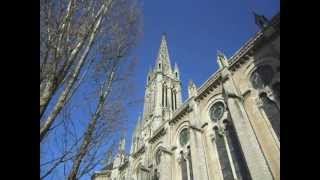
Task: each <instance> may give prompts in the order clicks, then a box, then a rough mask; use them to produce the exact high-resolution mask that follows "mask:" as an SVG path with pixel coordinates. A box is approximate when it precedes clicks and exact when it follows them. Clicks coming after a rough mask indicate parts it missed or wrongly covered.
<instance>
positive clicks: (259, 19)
mask: <svg viewBox="0 0 320 180" xmlns="http://www.w3.org/2000/svg"><path fill="white" fill-rule="evenodd" d="M252 13H253V16H254V21H255V23H256V25H258V26H259V28H260V29H263V28H265V27H266V26H268V24H269V20H268V19H267V18H266V17H265V16H264V15H260V14H258V13H256V12H255V11H252Z"/></svg>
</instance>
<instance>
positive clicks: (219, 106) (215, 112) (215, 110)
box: [210, 101, 225, 122]
mask: <svg viewBox="0 0 320 180" xmlns="http://www.w3.org/2000/svg"><path fill="white" fill-rule="evenodd" d="M224 111H225V106H224V104H223V102H221V101H218V102H216V103H214V104H213V105H212V107H211V108H210V118H211V120H212V121H214V122H217V121H218V120H219V119H220V118H221V117H222V115H223V113H224Z"/></svg>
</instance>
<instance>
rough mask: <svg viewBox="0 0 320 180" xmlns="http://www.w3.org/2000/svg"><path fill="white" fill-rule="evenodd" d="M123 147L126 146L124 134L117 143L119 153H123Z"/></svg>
mask: <svg viewBox="0 0 320 180" xmlns="http://www.w3.org/2000/svg"><path fill="white" fill-rule="evenodd" d="M125 145H126V139H125V137H124V134H122V135H121V138H120V142H119V152H124V150H125Z"/></svg>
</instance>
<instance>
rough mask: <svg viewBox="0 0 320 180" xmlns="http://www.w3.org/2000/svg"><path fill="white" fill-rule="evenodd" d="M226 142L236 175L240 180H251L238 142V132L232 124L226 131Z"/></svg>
mask: <svg viewBox="0 0 320 180" xmlns="http://www.w3.org/2000/svg"><path fill="white" fill-rule="evenodd" d="M225 136H226V141H227V143H228V146H229V150H230V154H231V159H232V162H233V165H234V169H235V173H236V176H237V179H238V180H250V179H251V177H250V174H249V170H248V167H247V164H246V163H245V162H246V161H245V159H244V156H243V152H242V149H241V146H240V142H239V140H238V137H237V134H236V131H235V129H234V127H233V126H232V125H231V124H227V126H226V130H225Z"/></svg>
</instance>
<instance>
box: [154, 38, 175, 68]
mask: <svg viewBox="0 0 320 180" xmlns="http://www.w3.org/2000/svg"><path fill="white" fill-rule="evenodd" d="M156 69H158V70H160V71H162V72H164V73H171V72H172V69H171V63H170V57H169V51H168V46H167V40H166V34H165V33H163V34H162V37H161V43H160V48H159V52H158V57H157V60H156Z"/></svg>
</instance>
